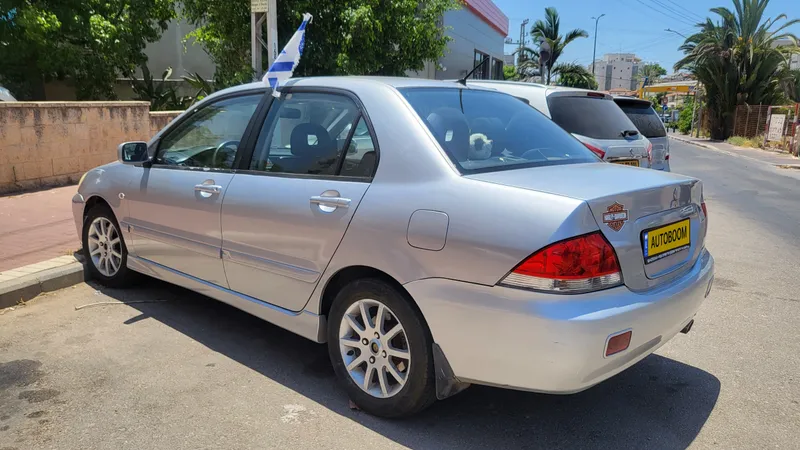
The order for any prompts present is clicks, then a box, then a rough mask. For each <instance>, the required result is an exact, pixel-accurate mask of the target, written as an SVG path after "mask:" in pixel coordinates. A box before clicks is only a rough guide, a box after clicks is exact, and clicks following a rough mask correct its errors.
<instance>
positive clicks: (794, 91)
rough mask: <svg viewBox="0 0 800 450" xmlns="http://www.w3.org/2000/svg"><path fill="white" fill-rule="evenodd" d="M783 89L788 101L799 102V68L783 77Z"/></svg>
mask: <svg viewBox="0 0 800 450" xmlns="http://www.w3.org/2000/svg"><path fill="white" fill-rule="evenodd" d="M783 89H784V91H785V92H786V97H787V98H788V99H789V100H790V101H793V102H795V103H800V69H794V70H792V71H790V72H789V76H787V77H786V78H785V79H784V83H783Z"/></svg>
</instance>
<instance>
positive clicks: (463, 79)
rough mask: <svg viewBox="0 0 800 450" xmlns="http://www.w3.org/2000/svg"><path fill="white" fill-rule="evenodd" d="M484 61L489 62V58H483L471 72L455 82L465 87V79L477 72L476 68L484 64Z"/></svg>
mask: <svg viewBox="0 0 800 450" xmlns="http://www.w3.org/2000/svg"><path fill="white" fill-rule="evenodd" d="M486 61H489V58H483V61H481V62H480V63H478V65H477V66H475V67H473V68H472V70H470V71H469V73H468V74H466V75H464V78H460V79H459V80H458V81H457V82H458V83H461V84H463V85H464V86H466V85H467V78H469V76H470V75H472V74H473V73H475V71H476V70H478V67H480V66H482V65H483V63H485V62H486Z"/></svg>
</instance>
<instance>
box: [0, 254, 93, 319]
mask: <svg viewBox="0 0 800 450" xmlns="http://www.w3.org/2000/svg"><path fill="white" fill-rule="evenodd" d="M87 278H88V274H87V273H86V271H85V268H84V265H83V263H82V262H81V261H79V260H77V259H76V260H75V261H74V262H71V263H69V264H65V265H61V266H58V267H53V268H51V269H45V270H41V271H39V272H35V273H31V274H28V275H24V276H20V277H18V278H15V279H13V280H9V281H4V282H0V309H3V308H8V307H9V306H15V305H17V304H19V303H22V302H26V301H28V300H30V299H32V298H34V297H36V296H37V295H39V294H42V293H44V292H52V291H57V290H59V289H63V288H65V287H69V286H73V285H75V284H78V283H81V282H83V281H84V280H86V279H87Z"/></svg>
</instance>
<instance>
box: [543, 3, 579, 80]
mask: <svg viewBox="0 0 800 450" xmlns="http://www.w3.org/2000/svg"><path fill="white" fill-rule="evenodd" d="M544 16H545V19H544V21H542V20H537V21H536V22H535V23H534V24H533V26H532V27H531V36H533V39H534V42H537V41H538V42H541V41H545V42H547V43H548V44H550V59H548V61H547V69H548V70H547V76H546V84H550V77H551V74H552V73H558V72H559V70H557V66H556V62H557V61H558V58H559V57H560V56H561V54H562V53H563V52H564V48H565V47H566V46H567V45H568V44H569V43H570V42H572V41H574V40H575V39H578V38H581V37H584V38H585V37H589V33H587V32H586V31H585V30H581V29H580V28H576V29H574V30H571V31H569V32H568V33H567V34H566V35H564V36H562V35H560V34H559V33H560V31H561V30H560V28H561V19H560V18H559V17H558V11H556V9H555V8H553V7H552V6H549V7H547V8H545V9H544ZM529 50H530V49H529ZM536 56H537V59H538V52H536ZM561 69H562V70H563V69H565V68H561Z"/></svg>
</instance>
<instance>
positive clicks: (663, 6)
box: [650, 0, 697, 23]
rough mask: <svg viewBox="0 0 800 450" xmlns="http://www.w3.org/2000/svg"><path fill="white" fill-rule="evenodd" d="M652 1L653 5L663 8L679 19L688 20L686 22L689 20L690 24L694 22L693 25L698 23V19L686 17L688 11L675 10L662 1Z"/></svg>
mask: <svg viewBox="0 0 800 450" xmlns="http://www.w3.org/2000/svg"><path fill="white" fill-rule="evenodd" d="M650 1H651V2H652V3H654V4H656V5H658V6H659V7H661V8H663V9H664V10H665V11H669V12H670V13H672V14H674V15H676V16H678V17H681V18H684V19H686V20H688V21H690V22H693V23H696V22H697V19H695V18H694V17H691V16H688V15H686V10H683V11H679V10H676V9H675V8H673V7H672V6H669V5H667V4H666V3H664V2H662V1H661V0H650Z"/></svg>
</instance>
